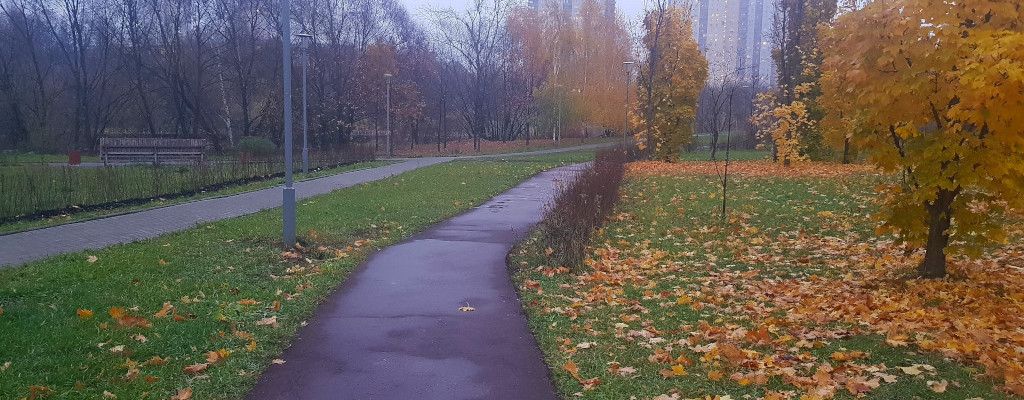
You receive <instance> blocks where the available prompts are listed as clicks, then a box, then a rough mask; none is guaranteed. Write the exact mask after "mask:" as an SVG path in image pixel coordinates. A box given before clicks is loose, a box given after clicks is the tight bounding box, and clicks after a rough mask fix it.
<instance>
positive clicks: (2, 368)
mask: <svg viewBox="0 0 1024 400" xmlns="http://www.w3.org/2000/svg"><path fill="white" fill-rule="evenodd" d="M10 367H11V362H10V361H8V362H5V363H4V364H3V365H0V371H6V370H7V369H8V368H10Z"/></svg>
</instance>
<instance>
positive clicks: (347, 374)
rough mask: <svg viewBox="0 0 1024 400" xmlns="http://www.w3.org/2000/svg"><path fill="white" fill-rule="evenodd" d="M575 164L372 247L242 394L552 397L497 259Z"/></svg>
mask: <svg viewBox="0 0 1024 400" xmlns="http://www.w3.org/2000/svg"><path fill="white" fill-rule="evenodd" d="M579 168H581V166H580V165H576V166H570V167H563V168H559V169H554V170H550V171H547V172H543V173H541V174H539V175H537V176H535V177H534V178H531V179H529V180H527V181H526V182H524V183H522V184H520V185H519V186H517V187H515V188H513V189H511V190H509V191H507V192H505V193H503V194H501V195H499V196H497V197H495V198H493V199H491V200H490V201H488V202H487V203H485V204H483V205H481V206H479V207H476V208H474V209H472V210H471V211H469V212H467V213H465V214H462V215H460V216H457V217H455V218H452V219H449V220H447V221H445V222H443V223H441V224H439V225H436V226H434V227H433V228H430V229H428V230H427V231H424V232H422V233H420V234H417V235H415V236H413V237H410V238H409V239H407V240H405V241H403V242H401V243H399V244H397V245H394V246H391V247H388V248H385V249H383V250H381V251H379V252H377V253H375V254H374V255H372V256H371V257H370V258H369V259H368V260H367V261H366V262H365V263H364V264H363V265H361V266H360V267H359V268H358V269H357V270H356V271H355V272H353V274H352V275H351V276H350V277H349V278H347V279H346V280H345V282H344V283H342V285H341V287H340V288H339V290H337V291H335V292H334V293H333V294H332V295H331V296H330V297H329V298H328V299H327V300H326V301H325V302H324V303H323V304H322V305H321V306H320V307H319V308H318V310H317V312H316V314H315V315H314V317H313V318H312V319H311V320H310V321H309V325H307V326H306V327H304V328H301V329H300V330H299V332H298V338H297V339H296V340H295V342H294V343H293V344H292V346H291V347H290V348H288V349H287V350H285V352H284V354H283V355H282V357H281V358H282V359H283V360H284V361H285V363H284V364H272V365H271V366H270V367H268V369H267V370H266V371H265V372H264V373H263V375H262V376H261V377H260V380H259V383H258V384H257V386H256V387H255V388H254V389H253V390H252V392H250V393H249V396H248V397H247V398H248V399H252V400H267V399H304V400H319V399H325V400H326V399H332V400H333V399H416V400H469V399H488V400H506V399H524V400H527V399H529V400H547V399H552V400H553V399H557V398H558V396H557V394H556V390H555V388H554V386H553V384H552V383H551V380H550V376H549V370H548V368H547V366H546V365H545V363H544V360H543V355H542V353H541V352H540V350H539V349H538V348H537V344H536V341H535V339H534V337H533V335H531V333H530V331H529V328H528V325H527V321H526V317H525V315H524V314H523V308H522V306H521V305H520V303H519V299H518V297H517V295H516V291H515V288H514V287H513V284H512V282H511V280H510V279H509V275H508V269H507V266H506V263H505V260H506V256H507V255H508V253H509V251H510V249H511V248H512V246H514V245H515V244H516V243H518V242H519V241H521V240H522V239H523V238H524V236H525V235H526V234H527V233H528V232H529V231H530V229H532V227H533V226H534V225H536V224H537V223H538V222H539V221H540V219H541V218H542V217H543V214H544V212H543V211H544V207H545V205H546V204H548V203H549V201H550V200H551V199H552V197H553V195H554V194H555V192H556V189H557V188H558V186H559V185H560V184H561V183H563V182H565V181H568V180H571V179H573V178H574V177H575V175H574V174H573V170H575V169H579ZM460 307H472V308H473V311H463V310H460Z"/></svg>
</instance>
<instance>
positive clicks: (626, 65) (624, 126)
mask: <svg viewBox="0 0 1024 400" xmlns="http://www.w3.org/2000/svg"><path fill="white" fill-rule="evenodd" d="M633 64H635V63H634V62H632V61H625V62H623V63H622V66H623V67H624V69H625V70H626V106H625V107H624V108H625V109H626V111H625V114H626V118H625V122H623V124H622V147H623V148H625V147H626V135H627V134H629V81H630V79H629V77H630V74H629V73H630V72H631V71H630V69H631V67H632V66H633Z"/></svg>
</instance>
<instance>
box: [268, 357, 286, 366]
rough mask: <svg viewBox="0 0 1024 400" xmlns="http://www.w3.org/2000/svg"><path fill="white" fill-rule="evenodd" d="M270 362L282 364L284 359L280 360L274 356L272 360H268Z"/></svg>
mask: <svg viewBox="0 0 1024 400" xmlns="http://www.w3.org/2000/svg"><path fill="white" fill-rule="evenodd" d="M270 363H271V364H278V365H280V364H284V360H282V359H280V358H275V359H273V360H270Z"/></svg>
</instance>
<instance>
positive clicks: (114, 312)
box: [107, 307, 125, 319]
mask: <svg viewBox="0 0 1024 400" xmlns="http://www.w3.org/2000/svg"><path fill="white" fill-rule="evenodd" d="M107 313H108V314H110V318H113V319H121V317H124V313H125V309H124V307H110V311H108V312H107Z"/></svg>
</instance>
